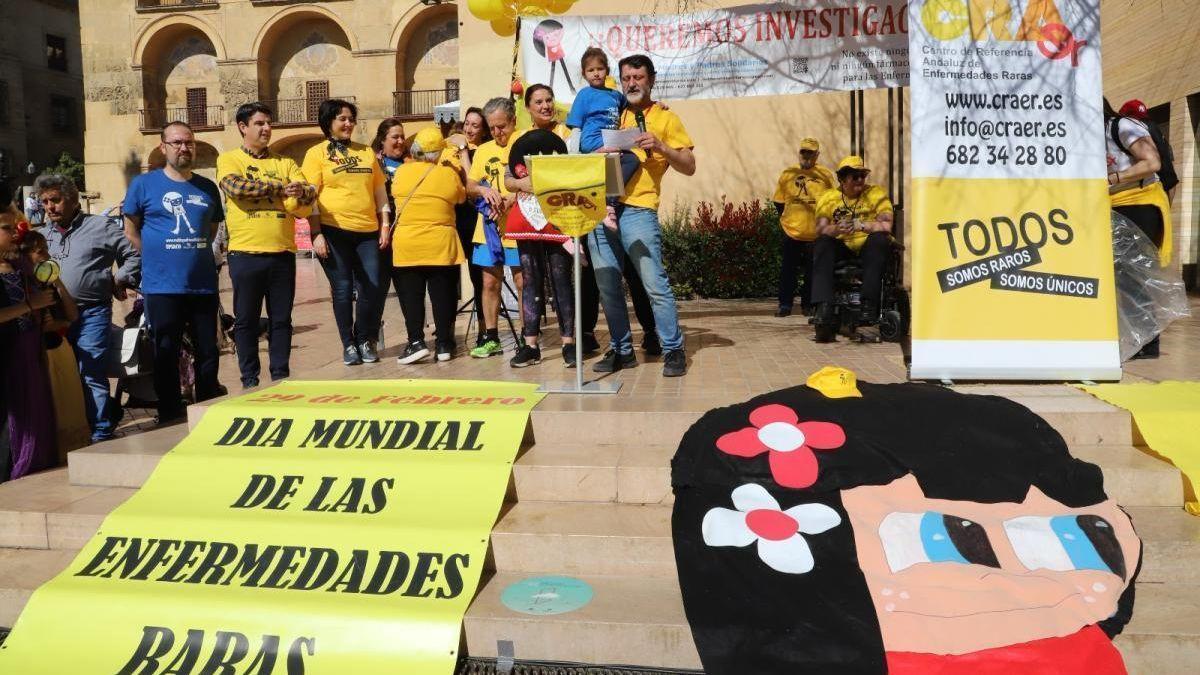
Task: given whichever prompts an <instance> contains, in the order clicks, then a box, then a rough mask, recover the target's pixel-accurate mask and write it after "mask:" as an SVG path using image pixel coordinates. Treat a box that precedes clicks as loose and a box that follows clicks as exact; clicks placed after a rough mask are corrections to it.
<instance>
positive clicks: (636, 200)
mask: <svg viewBox="0 0 1200 675" xmlns="http://www.w3.org/2000/svg"><path fill="white" fill-rule="evenodd" d="M644 115H645V118H646V131H648V132H650V133H652V134H654V135H655V136H657V137H658V138H659V140H661V141H662V142H663V143H664V144H666V146H667V147H668V148H674V149H676V150H678V149H681V148H693V147H695V144H694V143H692V137H691V136H688V132H687V130H686V129H684V128H683V122H682V121H680V119H679V115H676V114H675V113H674V112H673V111H671V110H663V109H662V106H660V105H658V104H657V103H655V104H653V105H651V106H650V108H649V109H647V110H646V111H645V113H644ZM632 127H637V116H636V115H635V114H634V112H633V110H631V109H628V108H627V109H625V111H623V112H622V113H621V128H622V129H629V128H632ZM668 166H669V165H668V164H667V158H666V157H664V156H663V154H662V153H660V152H652V153H650V154H649V156H647V157H646V159H644V160H642V165H641V167H639V168H638V170H637V171H636V172H635V173H634V174H633V178H630V179H629V183H628V184H627V185H626V187H625V196H624V197H622V198H621V201H622V202H623V203H625V204H628V205H629V206H640V207H643V208H647V209H657V208H658V200H659V197H660V196H661V195H662V178H663V174H665V173H666V172H667V167H668Z"/></svg>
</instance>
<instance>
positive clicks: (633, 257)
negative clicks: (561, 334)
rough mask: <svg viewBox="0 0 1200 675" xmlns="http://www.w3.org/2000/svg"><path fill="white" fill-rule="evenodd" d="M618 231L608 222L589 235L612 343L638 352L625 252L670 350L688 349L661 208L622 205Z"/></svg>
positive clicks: (615, 347) (626, 351)
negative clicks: (665, 253) (667, 261)
mask: <svg viewBox="0 0 1200 675" xmlns="http://www.w3.org/2000/svg"><path fill="white" fill-rule="evenodd" d="M617 222H618V223H619V226H618V228H617V232H616V233H615V235H614V233H612V232H610V231H608V230H606V229H605V228H604V227H603V226H601V227H597V228H596V229H595V230H592V233H591V234H590V235H588V238H587V240H588V250H589V251H590V252H591V254H592V258H591V260H592V268H593V269H594V270H595V272H596V285H597V286H598V287H599V289H600V304H601V305H602V306H603V307H604V317H605V318H606V319H608V332H609V335H610V343H609V344H610V346H611V348H612V349H613V350H614V351H616V352H617V353H618V354H629V353H631V352H633V334H632V333H631V332H630V329H629V308H628V307H627V306H626V305H625V285H624V284H623V283H622V276H621V267H622V264H623V262H624V260H625V257H626V256H628V257H629V262H630V263H631V264H632V265H633V267H634V268H635V269H636V270H637V271H638V274H639V275H641V277H642V283H643V285H644V286H645V287H646V294H647V295H649V296H650V307H651V308H652V309H653V311H654V323H655V325H656V326H657V328H658V339H659V341H660V342H661V343H662V348H663V349H664V350H665V351H671V350H674V349H683V331H682V330H680V328H679V312H678V310H677V309H676V308H675V294H674V293H672V292H671V282H670V281H669V280H668V279H667V271H666V269H665V268H664V267H663V262H662V230H661V229H660V228H659V226H658V211H655V210H653V209H646V208H641V207H638V206H625V205H618V206H617Z"/></svg>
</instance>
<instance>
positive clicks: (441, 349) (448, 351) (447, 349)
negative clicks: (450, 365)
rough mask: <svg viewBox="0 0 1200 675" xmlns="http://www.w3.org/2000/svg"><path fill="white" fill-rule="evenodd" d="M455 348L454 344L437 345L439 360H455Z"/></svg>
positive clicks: (443, 343)
mask: <svg viewBox="0 0 1200 675" xmlns="http://www.w3.org/2000/svg"><path fill="white" fill-rule="evenodd" d="M454 347H455V344H454V343H453V342H439V343H437V360H438V361H449V360H450V359H452V358H454Z"/></svg>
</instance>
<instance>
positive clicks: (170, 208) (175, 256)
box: [121, 169, 225, 294]
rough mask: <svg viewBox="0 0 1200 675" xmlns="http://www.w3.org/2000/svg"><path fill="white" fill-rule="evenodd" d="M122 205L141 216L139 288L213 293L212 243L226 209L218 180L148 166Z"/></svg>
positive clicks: (213, 263)
mask: <svg viewBox="0 0 1200 675" xmlns="http://www.w3.org/2000/svg"><path fill="white" fill-rule="evenodd" d="M121 210H122V212H124V213H126V214H128V215H135V216H140V217H141V219H142V293H144V294H147V293H216V292H217V265H216V262H215V261H214V260H213V253H212V246H211V242H212V238H213V236H214V235H215V234H216V231H217V223H219V222H221V221H222V220H224V219H225V212H224V210H223V209H222V208H221V193H220V191H218V190H217V184H216V183H214V182H212V181H211V180H209V179H207V178H205V177H203V176H197V175H195V174H192V177H191V178H190V179H189V180H187V181H186V182H180V181H176V180H172V179H171V178H169V177H168V176H167V174H166V173H164V172H163V170H162V169H159V170H157V171H151V172H150V173H144V174H142V175H140V176H138V177H136V178H134V179H133V182H132V183H130V184H129V190H128V191H127V192H126V193H125V201H124V203H123V204H122V206H121Z"/></svg>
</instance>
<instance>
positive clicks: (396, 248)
mask: <svg viewBox="0 0 1200 675" xmlns="http://www.w3.org/2000/svg"><path fill="white" fill-rule="evenodd" d="M426 172H428V174H429V175H426ZM422 177H424V178H423V179H422ZM418 181H420V184H418ZM414 190H415V192H414ZM410 194H411V195H412V197H411V198H409V195H410ZM392 198H393V199H395V201H396V211H397V214H396V229H395V230H394V231H393V234H392V264H393V265H394V266H395V267H413V266H416V265H457V264H459V263H461V262H463V261H464V260H465V258H464V257H463V250H462V244H460V243H459V241H458V230H457V229H455V223H454V205H455V204H459V203H461V202H462V201H463V200H464V199H466V198H467V191H466V189H464V188H463V184H462V181H461V180H459V177H458V173H457V172H456V171H455V170H454V169H451V168H450V167H448V166H442V165H441V164H440V163H439V164H438V165H435V166H434V167H433V169H432V170H430V165H429V164H428V163H426V162H409V163H408V164H403V165H401V166H400V167H399V168H397V169H396V175H395V176H394V177H393V178H392ZM405 200H407V202H406V201H405Z"/></svg>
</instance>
